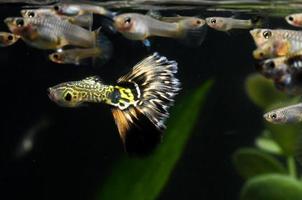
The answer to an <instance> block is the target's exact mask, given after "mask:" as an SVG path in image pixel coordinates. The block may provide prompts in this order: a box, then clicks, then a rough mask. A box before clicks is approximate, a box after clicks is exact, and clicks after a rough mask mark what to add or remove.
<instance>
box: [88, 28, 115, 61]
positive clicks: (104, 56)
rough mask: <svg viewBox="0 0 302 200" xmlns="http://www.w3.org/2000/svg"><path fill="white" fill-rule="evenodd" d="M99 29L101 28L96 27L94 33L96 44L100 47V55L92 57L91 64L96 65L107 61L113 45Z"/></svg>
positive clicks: (110, 55)
mask: <svg viewBox="0 0 302 200" xmlns="http://www.w3.org/2000/svg"><path fill="white" fill-rule="evenodd" d="M100 30H101V28H98V29H97V30H96V31H95V34H96V38H97V39H96V40H97V42H96V43H97V44H96V46H97V47H99V48H100V50H101V53H100V56H98V57H96V58H94V59H93V65H94V66H98V67H99V66H102V65H104V64H105V63H106V62H108V61H109V60H110V59H111V57H112V53H113V46H112V43H111V41H110V40H109V39H108V38H107V37H106V36H105V35H104V34H103V33H101V32H100Z"/></svg>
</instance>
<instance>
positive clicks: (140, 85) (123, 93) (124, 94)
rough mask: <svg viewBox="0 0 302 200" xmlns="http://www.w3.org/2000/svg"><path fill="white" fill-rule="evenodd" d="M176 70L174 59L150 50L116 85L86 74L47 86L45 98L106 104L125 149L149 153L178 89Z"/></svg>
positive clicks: (63, 102)
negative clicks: (80, 77)
mask: <svg viewBox="0 0 302 200" xmlns="http://www.w3.org/2000/svg"><path fill="white" fill-rule="evenodd" d="M176 73H177V63H176V62H175V61H169V60H167V58H165V57H161V56H159V55H158V54H157V53H154V54H153V55H151V56H149V57H147V58H145V59H144V60H142V61H141V62H139V63H138V64H137V65H135V66H134V67H133V69H132V70H131V71H130V72H129V73H128V74H126V75H124V76H122V77H120V78H119V79H118V81H117V84H116V85H106V84H104V83H103V82H102V81H101V80H100V79H99V78H98V77H95V76H94V77H88V78H85V79H83V80H80V81H71V82H65V83H61V84H59V85H56V86H54V87H50V88H49V97H50V99H51V100H52V101H54V102H55V103H57V104H58V105H60V106H65V107H77V106H80V105H81V104H83V103H89V102H90V103H105V104H108V105H110V106H111V109H112V114H113V118H114V120H115V123H116V125H117V128H118V131H119V134H120V137H121V139H122V141H123V144H124V146H125V149H126V151H127V152H129V153H130V154H139V155H143V154H147V153H150V152H151V151H152V150H153V149H154V147H155V146H156V145H157V144H158V143H159V142H160V140H161V136H162V131H163V130H164V129H165V124H164V123H165V120H166V119H167V118H168V117H169V113H168V109H169V107H170V106H172V104H173V101H174V97H175V95H176V94H177V93H178V91H179V90H180V82H179V80H178V79H177V78H176V77H175V74H176ZM146 126H150V127H149V128H144V127H146Z"/></svg>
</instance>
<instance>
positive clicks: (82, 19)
mask: <svg viewBox="0 0 302 200" xmlns="http://www.w3.org/2000/svg"><path fill="white" fill-rule="evenodd" d="M21 15H22V17H23V18H31V17H45V16H52V17H58V18H59V19H63V20H67V21H68V22H70V23H72V24H76V25H78V26H81V27H85V28H87V29H89V30H91V28H92V25H93V15H92V13H87V14H83V15H79V16H74V17H71V16H66V15H59V14H57V12H55V11H54V10H52V9H50V8H40V9H23V10H21Z"/></svg>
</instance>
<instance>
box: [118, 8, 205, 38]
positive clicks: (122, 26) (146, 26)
mask: <svg viewBox="0 0 302 200" xmlns="http://www.w3.org/2000/svg"><path fill="white" fill-rule="evenodd" d="M113 20H114V27H115V28H116V30H117V31H119V32H120V33H121V34H122V35H123V36H124V37H126V38H128V39H131V40H141V41H144V40H146V39H148V38H149V37H152V36H159V37H168V38H175V39H181V40H188V42H189V40H193V41H199V43H201V42H202V41H203V39H204V37H205V33H206V30H207V29H206V26H204V25H205V21H204V20H203V19H200V18H197V17H182V18H179V19H177V21H175V22H165V21H161V20H158V19H155V18H154V17H151V16H149V15H142V14H136V13H126V14H121V15H118V16H116V17H114V19H113Z"/></svg>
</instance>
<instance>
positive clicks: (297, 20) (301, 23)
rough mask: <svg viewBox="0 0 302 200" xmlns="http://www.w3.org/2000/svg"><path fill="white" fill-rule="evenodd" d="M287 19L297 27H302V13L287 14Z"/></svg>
mask: <svg viewBox="0 0 302 200" xmlns="http://www.w3.org/2000/svg"><path fill="white" fill-rule="evenodd" d="M285 20H286V22H287V23H288V24H290V25H292V26H295V27H300V28H301V27H302V13H295V14H291V15H287V16H286V17H285Z"/></svg>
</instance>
